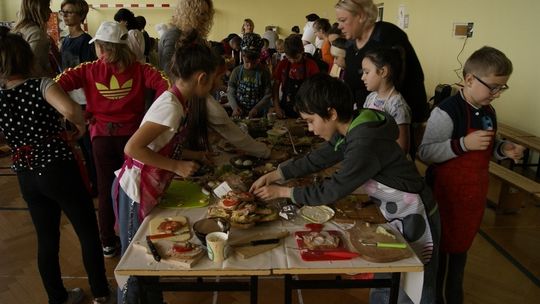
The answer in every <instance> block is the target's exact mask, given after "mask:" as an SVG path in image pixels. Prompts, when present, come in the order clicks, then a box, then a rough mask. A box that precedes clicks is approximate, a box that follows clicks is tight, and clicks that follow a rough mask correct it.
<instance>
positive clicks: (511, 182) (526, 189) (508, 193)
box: [488, 161, 540, 213]
mask: <svg viewBox="0 0 540 304" xmlns="http://www.w3.org/2000/svg"><path fill="white" fill-rule="evenodd" d="M489 173H490V180H489V191H488V199H489V200H490V201H491V202H493V203H495V204H496V205H497V208H496V210H497V212H500V213H508V212H516V211H518V210H519V209H520V208H521V206H522V204H523V202H524V201H525V200H526V199H527V198H529V196H530V195H533V196H534V197H535V198H536V199H539V198H540V195H539V194H540V183H538V182H536V181H534V180H532V179H529V178H527V177H525V176H523V175H520V174H519V173H517V172H514V171H512V170H510V169H508V168H506V167H504V166H501V165H499V164H497V163H495V162H493V161H492V162H490V164H489Z"/></svg>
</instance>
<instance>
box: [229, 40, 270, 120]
mask: <svg viewBox="0 0 540 304" xmlns="http://www.w3.org/2000/svg"><path fill="white" fill-rule="evenodd" d="M262 47H263V39H261V37H260V36H259V35H258V34H254V33H247V34H244V38H242V43H241V48H242V58H243V61H244V63H243V64H242V65H240V66H237V67H236V68H234V70H233V71H232V73H231V77H230V78H229V84H228V86H229V87H228V89H227V98H228V100H229V103H230V105H231V107H232V109H233V113H232V116H235V117H236V116H245V115H247V116H249V118H255V117H260V116H261V115H263V114H265V113H266V112H267V110H268V108H269V107H270V102H271V97H272V86H271V78H272V77H271V76H270V72H269V71H268V68H267V67H266V66H265V65H263V64H261V63H259V57H260V56H261V48H262Z"/></svg>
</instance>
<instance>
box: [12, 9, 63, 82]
mask: <svg viewBox="0 0 540 304" xmlns="http://www.w3.org/2000/svg"><path fill="white" fill-rule="evenodd" d="M50 4H51V1H50V0H22V1H21V9H20V10H19V20H18V21H17V23H16V24H15V27H14V28H13V32H14V33H19V34H20V35H22V37H23V38H24V40H26V42H28V44H30V48H31V49H32V52H33V53H34V58H35V59H34V60H35V61H34V66H33V67H32V75H33V76H35V77H43V76H47V77H52V76H54V72H53V70H52V68H51V64H50V62H49V49H50V47H51V43H50V40H49V36H48V35H47V21H48V20H49V16H50V15H51V8H50Z"/></svg>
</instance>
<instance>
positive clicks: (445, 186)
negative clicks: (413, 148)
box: [419, 46, 523, 303]
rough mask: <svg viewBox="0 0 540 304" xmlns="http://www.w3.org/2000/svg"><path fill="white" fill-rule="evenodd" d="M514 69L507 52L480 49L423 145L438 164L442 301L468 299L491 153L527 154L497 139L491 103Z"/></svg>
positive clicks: (422, 152)
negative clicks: (467, 274)
mask: <svg viewBox="0 0 540 304" xmlns="http://www.w3.org/2000/svg"><path fill="white" fill-rule="evenodd" d="M511 73H512V62H511V61H510V60H509V59H508V58H507V57H506V56H505V55H504V54H503V53H502V52H501V51H499V50H497V49H495V48H492V47H487V46H485V47H483V48H481V49H479V50H477V51H476V52H474V53H473V54H472V55H471V56H470V57H469V59H467V61H466V62H465V65H464V67H463V78H464V87H463V89H462V90H461V91H460V93H459V94H456V95H455V96H451V97H449V98H447V99H446V100H445V101H443V102H442V103H440V104H439V106H437V107H436V108H435V109H433V111H432V112H431V116H430V117H429V120H428V123H427V127H426V131H425V134H424V138H423V140H422V144H421V145H420V147H419V157H420V159H422V160H423V161H425V162H428V163H432V165H431V166H430V167H429V169H428V173H427V177H428V178H429V179H432V182H433V183H434V184H433V192H434V195H435V199H436V200H437V202H438V204H439V210H440V213H441V226H442V235H441V255H440V256H441V259H440V264H439V273H438V280H437V284H438V293H437V296H438V299H437V300H438V301H437V303H463V272H464V269H465V264H466V260H467V251H468V250H469V248H470V247H471V244H472V242H473V239H474V236H475V235H476V233H477V232H478V229H479V227H480V222H481V221H482V216H483V213H484V206H485V205H486V196H487V189H488V167H489V162H490V159H491V157H492V156H494V157H496V158H497V159H502V158H505V157H509V158H512V159H514V160H517V159H519V158H521V157H522V151H523V150H522V149H523V147H521V146H519V145H516V144H513V143H510V142H502V141H499V140H497V139H496V138H495V133H496V130H497V121H496V116H495V109H494V108H493V107H492V106H491V102H492V101H493V100H494V99H495V98H498V97H499V96H500V95H501V93H502V92H504V91H505V90H506V89H508V86H507V85H506V83H507V81H508V79H509V78H510V74H511Z"/></svg>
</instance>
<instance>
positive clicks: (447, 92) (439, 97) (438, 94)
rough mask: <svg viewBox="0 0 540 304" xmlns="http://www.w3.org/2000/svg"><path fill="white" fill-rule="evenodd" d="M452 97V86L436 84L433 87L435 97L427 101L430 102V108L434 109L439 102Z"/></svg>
mask: <svg viewBox="0 0 540 304" xmlns="http://www.w3.org/2000/svg"><path fill="white" fill-rule="evenodd" d="M451 95H452V86H451V85H449V84H438V85H437V86H436V87H435V95H433V97H431V98H430V99H429V101H432V106H431V108H432V109H433V108H435V107H436V106H438V105H439V104H440V103H441V101H443V100H445V99H446V98H448V97H450V96H451Z"/></svg>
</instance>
